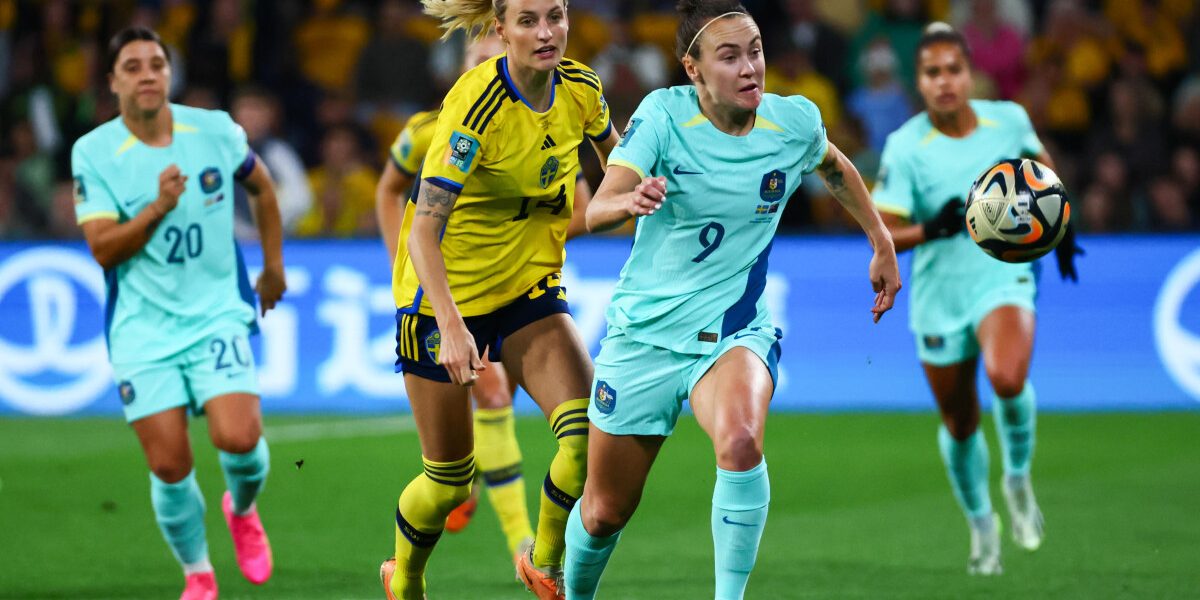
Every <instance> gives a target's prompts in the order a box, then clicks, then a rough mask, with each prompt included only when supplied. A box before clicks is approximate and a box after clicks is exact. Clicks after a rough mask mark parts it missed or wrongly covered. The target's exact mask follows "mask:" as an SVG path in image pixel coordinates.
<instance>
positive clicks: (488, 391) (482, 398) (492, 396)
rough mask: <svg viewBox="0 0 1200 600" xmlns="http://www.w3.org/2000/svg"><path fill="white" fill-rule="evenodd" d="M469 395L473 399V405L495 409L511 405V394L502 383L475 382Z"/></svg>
mask: <svg viewBox="0 0 1200 600" xmlns="http://www.w3.org/2000/svg"><path fill="white" fill-rule="evenodd" d="M471 397H472V398H474V399H475V406H477V407H479V408H487V409H497V408H504V407H506V406H512V396H511V395H510V394H509V393H508V389H507V388H506V387H505V386H502V385H492V386H480V385H478V384H476V385H475V387H474V389H472V390H471Z"/></svg>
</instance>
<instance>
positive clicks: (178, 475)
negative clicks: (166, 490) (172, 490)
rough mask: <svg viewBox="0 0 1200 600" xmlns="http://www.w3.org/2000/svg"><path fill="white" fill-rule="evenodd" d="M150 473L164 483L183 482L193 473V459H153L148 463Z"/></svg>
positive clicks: (163, 457) (177, 457)
mask: <svg viewBox="0 0 1200 600" xmlns="http://www.w3.org/2000/svg"><path fill="white" fill-rule="evenodd" d="M147 462H148V463H149V464H148V466H149V467H150V472H151V473H154V476H155V477H157V478H158V479H159V481H162V482H163V483H176V482H178V481H182V480H183V478H184V477H187V476H188V473H191V472H192V459H191V457H180V456H169V457H168V456H161V457H152V458H150V459H149V460H148V461H147Z"/></svg>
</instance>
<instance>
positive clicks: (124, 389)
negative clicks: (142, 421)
mask: <svg viewBox="0 0 1200 600" xmlns="http://www.w3.org/2000/svg"><path fill="white" fill-rule="evenodd" d="M117 393H118V394H121V404H124V405H125V406H129V405H130V404H133V401H134V400H136V399H137V393H135V392H134V391H133V382H131V381H128V380H126V381H122V382H121V383H118V384H117Z"/></svg>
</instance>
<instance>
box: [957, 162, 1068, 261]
mask: <svg viewBox="0 0 1200 600" xmlns="http://www.w3.org/2000/svg"><path fill="white" fill-rule="evenodd" d="M966 219H967V231H968V232H969V233H970V234H971V239H972V240H975V243H976V244H977V245H978V246H979V247H980V248H982V249H983V251H984V252H986V253H988V255H990V256H992V257H993V258H996V259H999V260H1002V261H1004V262H1010V263H1019V262H1029V261H1032V260H1035V259H1037V258H1040V257H1041V256H1043V255H1045V254H1046V253H1048V252H1050V251H1051V250H1053V249H1054V247H1055V246H1057V245H1058V243H1059V242H1060V241H1062V238H1063V235H1064V234H1066V232H1067V223H1069V222H1070V220H1071V205H1070V203H1069V202H1068V201H1067V190H1066V188H1064V187H1063V184H1062V181H1061V180H1059V178H1058V175H1055V174H1054V171H1051V170H1050V168H1049V167H1047V166H1046V165H1043V164H1042V163H1039V162H1037V161H1035V160H1029V159H1027V158H1020V159H1008V160H1002V161H1000V162H998V163H996V164H995V165H993V166H991V167H990V168H988V170H986V171H984V172H983V174H982V175H980V176H979V178H978V179H976V180H975V183H974V184H972V185H971V192H970V193H969V194H968V195H967V206H966Z"/></svg>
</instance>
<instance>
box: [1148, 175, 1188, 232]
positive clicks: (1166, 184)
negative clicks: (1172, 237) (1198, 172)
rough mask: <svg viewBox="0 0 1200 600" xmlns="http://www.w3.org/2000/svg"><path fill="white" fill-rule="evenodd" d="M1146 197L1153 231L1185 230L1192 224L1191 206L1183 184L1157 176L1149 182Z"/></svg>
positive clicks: (1169, 178)
mask: <svg viewBox="0 0 1200 600" xmlns="http://www.w3.org/2000/svg"><path fill="white" fill-rule="evenodd" d="M1147 199H1148V200H1149V205H1150V226H1151V228H1152V229H1153V230H1155V231H1185V230H1188V229H1191V228H1192V226H1193V224H1194V219H1193V217H1192V211H1191V207H1189V206H1188V202H1187V196H1186V195H1185V192H1184V189H1183V186H1181V185H1179V182H1178V181H1176V180H1175V179H1174V178H1171V177H1159V178H1158V179H1155V180H1154V181H1153V182H1151V183H1150V186H1149V190H1148V194H1147Z"/></svg>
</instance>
